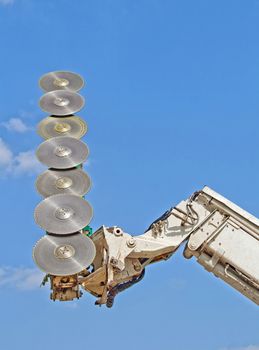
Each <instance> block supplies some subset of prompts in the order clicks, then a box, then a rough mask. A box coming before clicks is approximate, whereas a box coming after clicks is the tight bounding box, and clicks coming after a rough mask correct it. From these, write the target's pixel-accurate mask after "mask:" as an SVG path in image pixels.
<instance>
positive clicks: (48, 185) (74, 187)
mask: <svg viewBox="0 0 259 350" xmlns="http://www.w3.org/2000/svg"><path fill="white" fill-rule="evenodd" d="M90 187H91V180H90V178H89V176H88V175H87V174H86V173H85V172H84V171H83V170H81V169H71V170H47V171H45V172H44V173H43V174H41V175H40V176H39V177H38V178H37V181H36V188H37V190H38V192H39V193H40V194H41V195H42V196H43V197H49V196H52V195H53V194H60V193H65V194H75V195H77V196H80V197H82V196H84V195H85V194H86V193H87V192H88V191H89V189H90Z"/></svg>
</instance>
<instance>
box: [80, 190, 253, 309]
mask: <svg viewBox="0 0 259 350" xmlns="http://www.w3.org/2000/svg"><path fill="white" fill-rule="evenodd" d="M92 239H93V241H94V243H95V245H96V250H97V253H96V257H95V260H94V262H93V271H92V272H91V273H89V274H88V275H87V276H86V277H79V284H81V286H82V287H83V288H84V289H85V290H87V291H89V292H90V293H91V294H93V295H95V296H97V297H98V300H97V304H106V305H107V306H109V307H111V306H112V304H113V299H114V297H115V295H116V294H118V293H119V292H121V291H123V290H125V289H126V288H128V287H129V286H131V285H132V284H135V283H136V282H138V281H139V280H140V279H142V277H143V274H144V269H145V267H146V266H147V265H148V264H150V263H153V262H158V261H161V260H165V259H168V258H169V257H170V256H171V255H172V254H173V253H174V252H175V251H176V250H177V248H178V247H179V246H180V245H181V244H182V243H183V242H185V243H186V245H185V249H184V257H185V258H191V257H192V256H195V257H196V258H197V261H198V262H199V263H200V264H201V265H202V266H203V267H204V268H205V269H206V270H207V271H209V272H212V273H214V274H215V275H216V276H217V277H219V278H221V279H222V280H224V281H225V282H227V283H228V284H230V285H231V286H232V287H234V288H235V289H237V290H238V291H240V292H241V293H242V294H243V295H245V296H246V297H248V298H249V299H251V300H252V301H254V302H255V303H256V304H258V305H259V220H258V219H257V218H255V217H254V216H252V215H250V214H249V213H247V212H246V211H244V210H242V209H241V208H239V207H238V206H236V205H234V204H233V203H232V202H230V201H229V200H227V199H225V198H224V197H222V196H220V195H219V194H218V193H216V192H214V191H213V190H211V189H210V188H208V187H205V188H203V190H201V191H199V192H196V193H194V194H193V195H192V196H191V197H190V198H189V199H188V200H186V201H182V202H181V203H179V204H178V205H177V206H176V207H174V208H172V209H170V210H169V211H167V212H166V213H165V214H164V215H163V216H162V217H160V218H159V219H158V220H156V221H155V222H154V223H153V224H152V225H151V226H150V228H149V229H148V230H147V231H146V232H145V233H144V234H143V235H140V236H131V235H129V234H127V233H125V232H123V230H122V229H121V228H119V227H111V228H106V227H105V226H102V227H101V228H100V229H99V230H97V231H96V232H95V233H94V235H93V236H92Z"/></svg>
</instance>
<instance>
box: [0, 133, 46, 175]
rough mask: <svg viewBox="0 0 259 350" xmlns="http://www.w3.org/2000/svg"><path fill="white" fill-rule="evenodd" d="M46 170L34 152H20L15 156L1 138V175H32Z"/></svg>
mask: <svg viewBox="0 0 259 350" xmlns="http://www.w3.org/2000/svg"><path fill="white" fill-rule="evenodd" d="M43 170H44V167H43V165H41V163H40V162H39V161H38V159H37V158H36V156H35V154H34V151H32V150H30V151H26V152H20V153H18V154H17V155H14V154H13V152H12V151H11V149H10V148H9V147H8V145H7V144H5V142H4V141H3V140H2V139H1V138H0V173H1V174H2V175H8V174H11V175H32V174H38V173H40V172H41V171H43Z"/></svg>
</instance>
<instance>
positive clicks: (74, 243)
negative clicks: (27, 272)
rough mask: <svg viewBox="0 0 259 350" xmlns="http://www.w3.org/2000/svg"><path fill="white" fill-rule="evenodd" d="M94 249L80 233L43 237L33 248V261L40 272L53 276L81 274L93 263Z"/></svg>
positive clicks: (88, 239)
mask: <svg viewBox="0 0 259 350" xmlns="http://www.w3.org/2000/svg"><path fill="white" fill-rule="evenodd" d="M95 254H96V248H95V245H94V243H93V241H92V240H91V239H90V238H89V237H87V236H85V235H84V234H82V233H75V234H74V235H70V236H65V237H64V236H51V235H48V234H47V235H45V236H44V237H42V238H41V239H40V240H39V241H38V242H37V243H36V245H35V246H34V249H33V259H34V261H35V263H36V264H37V265H38V266H39V268H40V269H41V270H43V271H44V272H45V273H48V274H51V275H54V276H68V275H73V274H76V273H79V272H81V271H82V270H84V269H85V268H87V267H88V266H89V265H91V263H92V262H93V260H94V258H95Z"/></svg>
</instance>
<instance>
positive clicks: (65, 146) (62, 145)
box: [36, 136, 89, 169]
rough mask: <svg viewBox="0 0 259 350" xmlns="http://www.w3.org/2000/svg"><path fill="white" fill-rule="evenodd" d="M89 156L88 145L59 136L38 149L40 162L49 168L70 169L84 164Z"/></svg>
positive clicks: (45, 142)
mask: <svg viewBox="0 0 259 350" xmlns="http://www.w3.org/2000/svg"><path fill="white" fill-rule="evenodd" d="M88 155H89V150H88V147H87V145H86V144H85V143H84V142H82V141H80V140H78V139H75V138H74V137H69V136H58V137H53V138H51V139H48V140H46V141H44V142H43V143H42V144H41V145H40V146H39V147H38V149H37V151H36V156H37V158H38V160H39V161H40V162H41V163H43V164H45V165H47V166H48V168H54V169H69V168H73V167H76V166H78V165H79V164H82V163H83V162H84V161H85V160H86V158H87V157H88Z"/></svg>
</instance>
